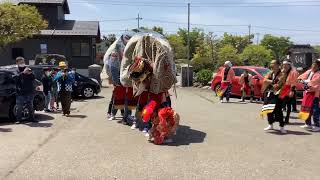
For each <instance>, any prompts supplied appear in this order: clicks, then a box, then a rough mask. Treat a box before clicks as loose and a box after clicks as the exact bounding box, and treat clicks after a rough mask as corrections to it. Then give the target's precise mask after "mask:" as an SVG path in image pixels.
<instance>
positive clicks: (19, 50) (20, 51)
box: [12, 48, 24, 59]
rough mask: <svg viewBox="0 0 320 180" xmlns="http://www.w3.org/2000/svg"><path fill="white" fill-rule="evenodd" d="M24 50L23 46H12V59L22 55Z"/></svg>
mask: <svg viewBox="0 0 320 180" xmlns="http://www.w3.org/2000/svg"><path fill="white" fill-rule="evenodd" d="M23 56H24V51H23V48H12V59H16V58H17V57H23Z"/></svg>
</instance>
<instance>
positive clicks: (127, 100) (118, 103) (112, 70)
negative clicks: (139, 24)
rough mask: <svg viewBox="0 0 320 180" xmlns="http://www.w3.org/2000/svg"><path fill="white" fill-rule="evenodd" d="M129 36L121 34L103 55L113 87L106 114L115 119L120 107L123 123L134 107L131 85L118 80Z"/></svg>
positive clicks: (126, 122) (126, 121) (126, 120)
mask: <svg viewBox="0 0 320 180" xmlns="http://www.w3.org/2000/svg"><path fill="white" fill-rule="evenodd" d="M130 38H131V36H130V35H126V34H125V35H122V36H121V38H120V40H118V41H116V42H115V44H113V45H112V46H111V47H110V49H108V51H107V53H106V55H105V56H107V57H105V58H107V61H106V63H107V66H106V69H107V74H108V75H109V81H110V82H111V83H112V85H113V87H114V90H113V93H112V98H111V102H110V104H109V108H108V114H109V113H110V118H109V120H110V121H112V120H115V116H116V114H117V111H118V110H119V109H120V110H121V114H122V116H123V118H122V123H123V124H125V125H127V124H128V117H129V116H130V115H131V113H132V111H131V110H132V109H133V108H134V107H135V102H134V99H133V89H132V87H124V86H123V85H122V84H121V82H120V67H121V61H122V58H123V52H124V49H125V46H126V44H127V43H128V41H129V40H130ZM110 51H111V52H110ZM108 53H109V54H110V55H109V54H108Z"/></svg>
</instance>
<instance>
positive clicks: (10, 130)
mask: <svg viewBox="0 0 320 180" xmlns="http://www.w3.org/2000/svg"><path fill="white" fill-rule="evenodd" d="M0 132H4V133H7V132H12V129H11V128H0Z"/></svg>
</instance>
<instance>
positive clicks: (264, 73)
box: [256, 68, 270, 76]
mask: <svg viewBox="0 0 320 180" xmlns="http://www.w3.org/2000/svg"><path fill="white" fill-rule="evenodd" d="M256 71H257V72H258V73H259V74H261V75H262V76H266V75H267V74H268V73H269V72H270V70H269V69H267V68H261V69H260V68H259V69H256Z"/></svg>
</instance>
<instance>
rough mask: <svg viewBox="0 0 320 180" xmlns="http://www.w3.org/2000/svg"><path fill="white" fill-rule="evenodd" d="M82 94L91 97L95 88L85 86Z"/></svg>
mask: <svg viewBox="0 0 320 180" xmlns="http://www.w3.org/2000/svg"><path fill="white" fill-rule="evenodd" d="M82 96H84V97H86V98H91V97H93V96H94V90H93V88H92V87H90V86H88V87H85V88H83V90H82Z"/></svg>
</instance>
